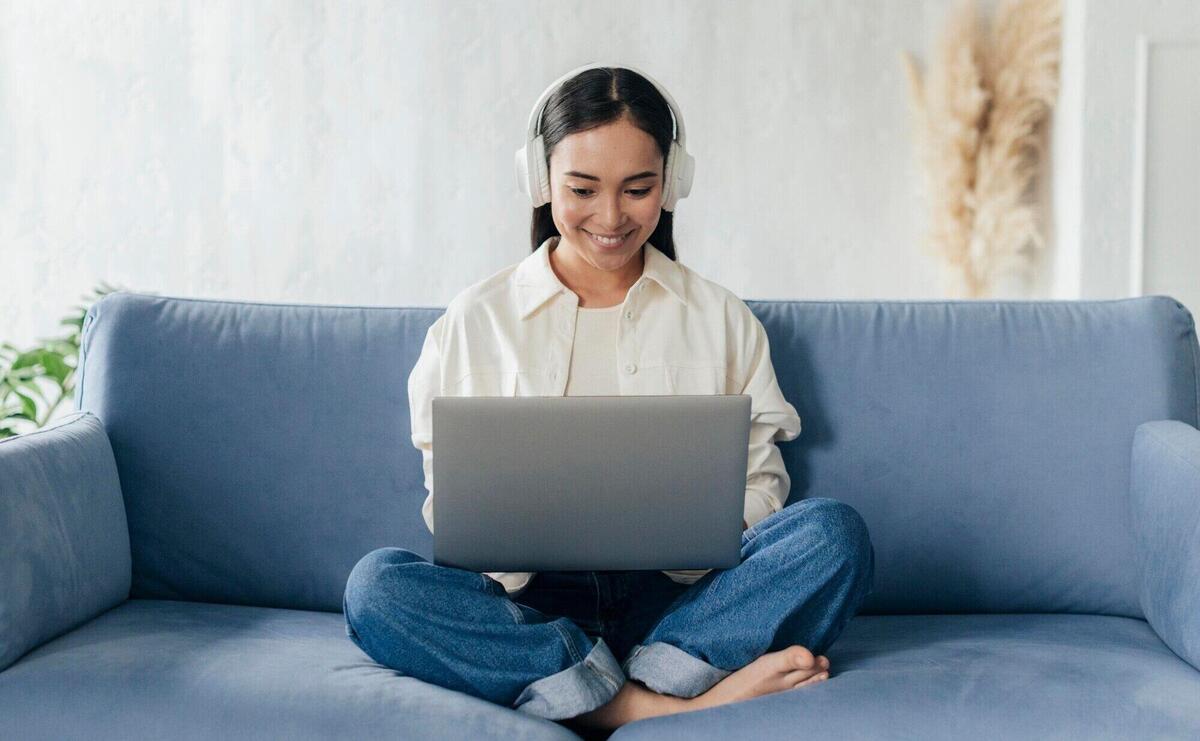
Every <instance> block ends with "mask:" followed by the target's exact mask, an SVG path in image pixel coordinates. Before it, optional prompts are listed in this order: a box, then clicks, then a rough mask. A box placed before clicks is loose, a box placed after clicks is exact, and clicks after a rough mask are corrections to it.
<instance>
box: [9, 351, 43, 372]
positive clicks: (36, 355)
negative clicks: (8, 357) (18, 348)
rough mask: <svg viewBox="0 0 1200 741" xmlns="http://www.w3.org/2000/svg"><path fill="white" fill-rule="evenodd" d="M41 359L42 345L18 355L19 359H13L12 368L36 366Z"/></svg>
mask: <svg viewBox="0 0 1200 741" xmlns="http://www.w3.org/2000/svg"><path fill="white" fill-rule="evenodd" d="M41 360H42V349H41V348H40V347H39V348H35V349H33V350H26V351H25V352H23V353H21V354H20V355H18V356H17V359H16V360H14V361H13V363H12V370H18V369H20V368H36V367H37V366H38V365H39V364H40V363H41Z"/></svg>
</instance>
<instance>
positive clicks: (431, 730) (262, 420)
mask: <svg viewBox="0 0 1200 741" xmlns="http://www.w3.org/2000/svg"><path fill="white" fill-rule="evenodd" d="M747 303H748V304H749V306H750V307H751V309H752V310H753V311H754V312H755V314H756V315H757V316H758V317H759V318H760V319H761V320H762V322H763V324H764V326H765V327H766V330H767V333H768V336H769V339H770V343H771V350H772V357H773V360H774V363H775V369H776V374H777V376H778V378H779V381H780V384H781V386H782V388H783V391H784V394H785V395H786V397H787V398H788V399H789V400H790V401H791V402H792V403H793V404H794V405H795V406H796V408H797V410H798V411H799V412H800V415H801V418H802V419H803V425H804V430H803V432H802V433H801V435H800V437H799V438H798V439H797V440H795V441H791V442H788V443H783V444H781V446H780V447H781V450H782V452H783V455H784V458H785V460H786V463H787V466H788V469H789V472H790V473H791V476H792V484H793V491H792V494H791V497H792V499H791V501H796V500H799V499H802V498H808V497H814V496H825V497H833V498H836V499H840V500H843V501H845V502H847V503H848V504H851V505H853V506H854V508H855V509H856V510H857V511H858V512H859V513H860V514H862V516H863V518H864V519H865V520H866V522H867V524H868V525H869V527H870V532H871V538H872V542H873V544H874V547H875V550H876V572H875V589H874V591H873V593H872V594H871V596H870V597H869V599H868V600H867V602H866V603H865V604H864V606H863V608H862V610H861V611H860V613H859V615H858V616H857V617H856V618H855V619H854V620H853V621H851V623H850V624H849V626H848V627H847V628H846V630H845V632H844V633H842V635H841V637H840V638H839V640H838V641H837V642H836V644H835V645H834V646H833V647H832V649H830V651H829V652H828V654H827V655H828V656H829V658H830V660H831V662H832V673H831V676H830V679H829V680H828V681H826V682H824V683H821V684H819V685H816V686H810V687H804V688H799V689H796V690H791V691H788V692H782V693H777V694H773V695H768V696H764V697H760V698H757V699H754V700H751V701H748V702H742V703H737V704H732V705H726V706H723V707H719V708H713V709H710V710H703V711H698V712H693V713H685V714H680V715H674V716H667V717H660V718H652V719H647V720H644V721H640V722H636V723H631V724H628V725H626V726H624V727H622V728H620V729H619V730H618V731H617V732H616V733H615V734H613V737H614V738H620V739H642V738H647V739H649V738H689V739H692V738H695V739H700V738H746V737H758V738H768V737H769V738H788V737H796V736H804V737H816V738H839V739H851V738H852V739H877V738H912V739H963V738H970V739H973V740H974V741H978V740H979V739H988V738H1033V737H1036V738H1061V739H1082V738H1087V739H1098V738H1123V739H1124V738H1198V737H1200V431H1197V426H1198V424H1200V419H1198V417H1200V347H1198V345H1197V340H1196V328H1195V324H1194V322H1193V319H1192V315H1191V314H1190V313H1189V312H1188V310H1187V309H1186V308H1185V307H1184V306H1183V305H1181V304H1180V303H1179V302H1177V301H1175V300H1173V299H1171V298H1169V297H1166V296H1151V297H1144V298H1134V299H1123V300H1112V301H1028V302H1018V301H1000V302H995V301H978V302H973V301H747ZM441 312H442V309H441V308H426V307H416V308H411V307H410V308H383V307H344V306H313V305H283V304H261V303H244V302H243V303H239V302H228V301H208V300H194V299H182V298H166V297H160V296H151V295H139V294H132V293H115V294H110V295H108V296H106V297H105V298H103V299H102V300H100V301H99V302H98V303H96V304H95V305H94V306H93V307H92V308H91V310H90V311H89V312H88V315H87V319H86V323H85V330H84V338H83V348H82V351H83V355H82V363H81V365H82V368H81V375H80V387H79V389H78V394H77V397H76V410H75V411H73V412H72V413H71V414H70V415H68V416H66V417H64V418H62V419H60V420H59V421H57V422H56V423H55V424H53V425H52V426H50V427H48V428H46V429H42V430H39V431H37V432H33V433H31V434H27V435H22V436H18V437H15V438H11V439H8V440H6V441H4V442H2V443H0V738H3V739H40V738H45V739H64V738H88V739H115V738H122V739H124V738H205V739H211V738H239V739H246V738H254V739H257V738H279V739H283V738H287V739H304V738H362V739H368V738H382V737H389V738H422V739H433V738H454V739H458V738H506V739H507V738H530V739H534V738H538V739H540V738H545V739H553V738H578V735H576V733H575V732H574V731H573V730H572V729H571V728H569V727H568V726H567V725H566V724H563V723H556V722H553V721H547V720H545V719H541V718H536V717H532V716H529V715H526V714H524V713H521V712H518V711H515V710H513V709H510V708H505V707H500V706H498V705H494V704H490V703H488V702H485V701H482V700H479V699H476V698H473V697H470V696H468V695H465V694H461V693H457V692H454V691H450V690H446V689H443V688H441V687H437V686H433V685H430V684H427V683H424V682H421V681H419V680H417V679H414V678H411V677H405V676H401V675H399V674H397V673H396V672H394V671H392V670H390V669H388V668H386V667H383V666H380V665H378V664H376V663H374V662H373V661H371V660H370V658H369V657H367V656H366V655H365V654H363V653H362V652H361V651H359V649H358V648H356V647H355V645H354V644H353V643H352V642H351V641H350V640H349V639H348V637H347V635H346V632H345V626H344V620H343V617H342V614H341V607H342V595H343V589H344V586H345V582H346V577H347V575H348V574H349V572H350V569H351V568H352V567H353V566H354V564H355V563H356V562H357V561H358V559H359V558H361V557H362V556H363V555H364V554H365V553H367V552H369V551H371V550H373V549H375V548H378V547H381V546H389V545H398V546H403V547H405V548H409V549H412V550H414V551H416V552H418V553H421V554H422V555H424V556H425V557H427V558H428V557H430V555H431V538H430V535H429V533H428V531H427V530H426V528H425V526H424V523H423V522H422V520H421V515H420V508H421V503H422V500H423V498H424V496H425V489H424V487H423V482H422V471H421V460H420V456H419V453H418V451H417V450H416V449H415V448H413V446H412V445H411V442H410V439H409V434H410V428H409V412H408V405H407V387H406V381H407V378H408V374H409V371H410V369H411V368H412V366H413V364H414V363H415V361H416V359H417V355H418V353H419V351H420V348H421V343H422V340H423V338H424V336H425V332H426V329H427V328H428V327H429V325H430V324H431V323H432V322H433V321H434V319H436V318H437V317H438V316H439V315H440V314H441ZM779 598H780V599H787V598H788V596H787V595H786V594H780V595H779Z"/></svg>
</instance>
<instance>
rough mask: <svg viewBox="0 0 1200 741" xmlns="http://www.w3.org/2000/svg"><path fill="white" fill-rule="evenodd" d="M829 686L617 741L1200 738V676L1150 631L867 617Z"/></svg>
mask: <svg viewBox="0 0 1200 741" xmlns="http://www.w3.org/2000/svg"><path fill="white" fill-rule="evenodd" d="M826 655H827V656H828V657H829V661H830V666H831V670H832V673H831V675H830V677H829V679H828V680H826V681H824V682H821V683H819V684H816V685H813V686H809V687H800V688H797V689H794V690H789V691H786V692H780V693H776V694H773V695H766V696H763V697H758V698H755V699H753V700H749V701H746V702H742V703H737V704H733V705H725V706H722V707H718V708H712V709H709V710H701V711H697V712H693V713H686V714H683V715H675V716H670V717H666V718H650V719H647V720H643V721H639V722H637V723H632V724H630V725H627V726H625V727H623V728H621V729H619V730H618V731H617V732H616V733H615V734H613V736H612V739H613V741H618V740H619V741H634V740H636V739H661V738H679V739H682V738H686V739H729V738H763V739H768V738H818V739H822V738H834V739H864V740H866V739H870V740H871V741H874V740H875V739H922V741H936V740H938V739H946V740H947V741H951V740H953V741H960V740H961V739H972V740H973V741H983V740H984V739H1033V738H1055V739H1092V740H1096V741H1098V740H1100V739H1122V740H1124V739H1134V738H1138V739H1143V738H1144V739H1149V738H1161V739H1167V738H1170V739H1184V738H1200V672H1197V671H1196V670H1195V669H1193V668H1192V667H1191V666H1189V665H1188V664H1187V663H1186V662H1184V661H1183V660H1182V659H1180V658H1179V657H1178V656H1176V655H1175V654H1173V653H1172V652H1171V651H1170V649H1168V648H1167V647H1166V646H1165V645H1164V644H1163V642H1162V641H1160V640H1159V639H1158V637H1157V636H1155V634H1154V631H1153V630H1151V629H1150V626H1149V625H1147V624H1146V622H1145V621H1143V620H1137V619H1131V618H1123V617H1112V616H1097V615H1032V614H1031V615H894V616H859V617H856V618H855V619H853V620H852V621H851V622H850V624H849V625H848V626H847V628H846V630H845V632H843V633H842V635H841V636H840V637H839V638H838V640H837V643H835V644H834V645H833V647H832V648H830V649H829V651H828V652H827V653H826Z"/></svg>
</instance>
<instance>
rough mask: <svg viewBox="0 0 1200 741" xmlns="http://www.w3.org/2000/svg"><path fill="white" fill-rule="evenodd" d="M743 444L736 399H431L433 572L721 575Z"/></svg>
mask: <svg viewBox="0 0 1200 741" xmlns="http://www.w3.org/2000/svg"><path fill="white" fill-rule="evenodd" d="M749 443H750V396H749V395H748V394H718V395H678V396H658V395H654V396H526V397H510V396H472V397H452V396H438V397H434V399H433V451H434V455H433V488H434V499H433V519H434V522H433V562H434V563H435V564H439V565H444V566H453V567H456V568H461V569H467V570H470V571H479V572H484V571H607V570H675V569H712V568H721V569H724V568H731V567H733V566H736V565H737V564H739V563H740V562H741V535H742V513H743V508H744V503H745V497H746V462H747V460H746V459H747V455H748V447H749Z"/></svg>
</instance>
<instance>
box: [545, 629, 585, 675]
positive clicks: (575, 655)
mask: <svg viewBox="0 0 1200 741" xmlns="http://www.w3.org/2000/svg"><path fill="white" fill-rule="evenodd" d="M550 625H551V626H552V627H553V628H554V629H555V630H557V631H558V635H559V636H560V637H562V639H563V643H565V644H567V651H569V652H570V654H571V663H572V664H578V663H580V662H582V661H583V657H582V656H580V655H579V652H578V651H577V650H575V644H574V643H573V642H572V641H571V636H569V635H567V631H565V630H563V627H562V626H561V625H559V624H558V621H557V620H554V621H551V623H550Z"/></svg>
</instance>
